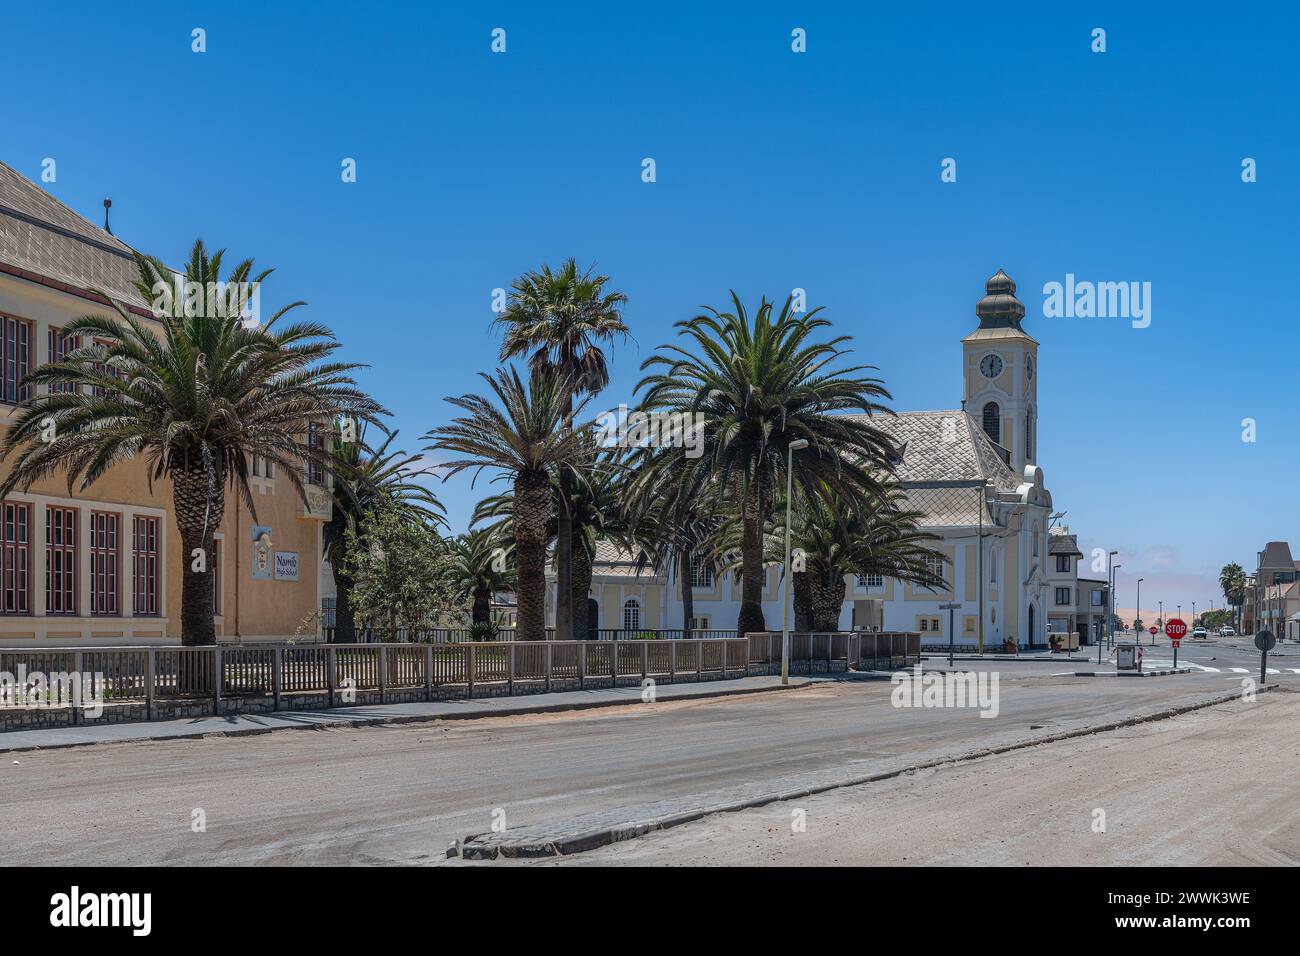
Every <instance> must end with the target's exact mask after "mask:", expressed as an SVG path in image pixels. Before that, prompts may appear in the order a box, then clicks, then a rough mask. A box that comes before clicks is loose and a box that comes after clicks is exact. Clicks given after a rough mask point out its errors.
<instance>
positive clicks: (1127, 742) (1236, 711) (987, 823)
mask: <svg viewBox="0 0 1300 956" xmlns="http://www.w3.org/2000/svg"><path fill="white" fill-rule="evenodd" d="M1261 727H1263V728H1268V730H1267V731H1266V732H1264V733H1261V732H1260V729H1261ZM1297 730H1300V699H1297V696H1296V695H1295V694H1276V693H1274V694H1265V695H1261V696H1260V697H1259V698H1258V700H1257V702H1256V703H1254V704H1247V703H1242V702H1234V703H1230V704H1224V705H1222V706H1218V707H1213V708H1207V709H1204V710H1198V711H1195V712H1192V713H1189V714H1186V715H1183V716H1180V717H1176V718H1173V719H1170V720H1164V721H1159V722H1156V723H1149V724H1142V725H1139V726H1136V727H1128V728H1123V729H1120V730H1116V731H1111V732H1108V733H1104V734H1095V735H1090V736H1086V737H1078V738H1074V739H1072V740H1068V741H1061V742H1057V743H1051V744H1044V745H1043V746H1041V747H1032V748H1028V749H1025V750H1017V751H1013V752H1011V753H1007V754H1002V755H999V756H996V757H989V758H984V759H981V760H976V761H971V762H964V763H959V764H949V765H946V766H943V767H939V768H936V769H933V770H925V771H920V772H918V773H915V774H905V775H903V776H901V777H897V778H894V779H891V780H884V781H880V782H878V783H872V784H867V785H865V786H860V787H847V788H843V789H840V790H833V791H828V792H827V793H823V794H819V795H816V796H812V797H805V798H801V799H798V800H793V801H782V802H779V803H772V804H768V805H766V806H763V807H758V808H755V809H752V810H744V811H741V812H738V813H728V814H720V815H717V816H712V817H706V818H704V819H703V820H700V821H698V822H695V823H690V824H687V825H685V826H681V827H677V828H674V829H671V830H662V831H659V832H656V833H650V834H647V835H645V836H643V837H641V838H639V839H636V840H631V841H627V842H624V843H616V844H613V845H611V846H608V847H604V848H601V849H597V850H593V851H591V852H588V853H584V854H581V855H578V856H572V857H562V858H560V859H558V860H552V861H546V862H547V863H549V864H551V865H555V864H560V865H573V864H575V863H576V864H587V865H593V864H594V865H637V866H681V865H749V866H753V865H782V866H819V865H822V866H824V865H843V864H849V865H858V864H869V865H883V866H932V865H941V866H970V865H983V866H1053V865H1061V864H1070V865H1083V866H1173V865H1183V866H1242V865H1265V866H1296V865H1298V864H1300V799H1297V784H1296V779H1295V768H1296V765H1297V762H1300V742H1297V738H1296V731H1297ZM1099 811H1100V812H1099ZM796 821H798V822H799V823H800V824H801V826H802V830H801V832H796V826H795V824H796ZM1098 824H1101V825H1103V826H1104V829H1100V828H1098ZM531 862H532V863H533V865H537V863H538V862H539V861H531ZM494 865H500V864H494Z"/></svg>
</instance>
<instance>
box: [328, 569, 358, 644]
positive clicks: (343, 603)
mask: <svg viewBox="0 0 1300 956" xmlns="http://www.w3.org/2000/svg"><path fill="white" fill-rule="evenodd" d="M352 584H353V580H352V575H351V574H349V573H347V572H346V571H344V572H340V571H339V569H338V568H337V567H336V568H335V569H334V591H335V599H334V600H335V604H334V639H333V642H332V643H334V644H355V643H356V641H357V612H356V609H355V608H354V607H353V606H352Z"/></svg>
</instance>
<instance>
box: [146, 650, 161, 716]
mask: <svg viewBox="0 0 1300 956" xmlns="http://www.w3.org/2000/svg"><path fill="white" fill-rule="evenodd" d="M157 682H158V652H157V651H156V650H154V649H153V648H152V647H148V648H145V652H144V715H145V719H146V720H153V714H154V684H156V683H157Z"/></svg>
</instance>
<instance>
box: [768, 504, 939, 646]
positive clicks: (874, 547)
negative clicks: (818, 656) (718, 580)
mask: <svg viewBox="0 0 1300 956" xmlns="http://www.w3.org/2000/svg"><path fill="white" fill-rule="evenodd" d="M906 505H907V500H906V497H905V495H904V494H903V492H902V490H901V489H899V488H898V487H897V486H896V485H894V484H892V483H891V484H889V485H887V487H886V489H885V494H884V496H883V497H882V498H881V499H880V500H879V501H878V502H876V503H875V504H873V505H872V506H870V507H865V508H855V507H853V506H852V505H851V504H850V503H849V502H848V501H846V500H844V499H843V498H842V497H841V496H840V495H838V494H837V493H835V492H834V491H830V490H827V491H824V492H823V493H821V494H800V496H799V502H798V504H796V506H795V508H794V509H792V512H791V523H790V540H791V545H792V547H795V548H798V549H800V550H801V551H802V552H803V555H804V559H805V570H804V572H803V573H802V574H795V582H794V583H795V590H796V594H797V593H798V591H799V589H800V585H801V584H802V585H803V586H804V587H805V588H806V597H805V602H806V605H807V607H808V610H809V611H810V612H811V622H810V623H809V625H808V626H810V627H811V629H812V630H815V631H834V630H838V629H839V619H840V612H841V610H842V609H843V607H844V597H845V593H846V583H845V575H849V574H852V575H861V576H863V577H865V576H867V575H873V574H878V575H880V576H882V577H887V578H896V579H898V580H900V581H908V582H911V583H913V584H916V585H918V586H921V587H928V588H943V587H946V586H947V582H945V581H944V579H943V577H942V575H941V574H940V573H938V572H937V571H936V570H935V567H934V563H933V562H934V561H935V559H941V558H942V554H941V552H939V551H936V550H935V549H934V548H932V547H931V546H930V545H931V543H932V542H936V541H939V540H941V539H940V538H939V537H938V536H937V535H934V534H931V533H929V532H926V531H922V530H921V529H920V527H919V524H920V521H921V520H922V518H923V517H924V515H923V514H922V513H921V512H919V511H912V510H909V509H908V508H907V506H906ZM776 515H777V520H776V521H775V522H774V523H773V530H772V534H771V535H770V536H769V538H768V541H769V548H768V559H769V560H771V561H778V562H784V559H785V507H784V505H783V504H782V505H781V506H779V507H778V508H777V509H776ZM801 578H802V579H803V580H802V581H800V579H801Z"/></svg>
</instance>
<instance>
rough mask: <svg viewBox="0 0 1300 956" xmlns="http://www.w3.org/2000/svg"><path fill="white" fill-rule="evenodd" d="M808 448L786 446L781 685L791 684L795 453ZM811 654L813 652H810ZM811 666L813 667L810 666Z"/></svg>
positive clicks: (799, 442) (800, 443)
mask: <svg viewBox="0 0 1300 956" xmlns="http://www.w3.org/2000/svg"><path fill="white" fill-rule="evenodd" d="M807 447H808V441H807V439H805V438H796V439H795V440H794V441H792V442H790V444H789V445H787V446H786V458H785V582H784V584H783V586H782V589H781V683H782V684H788V683H790V586H791V585H792V584H794V575H793V574H792V572H791V571H790V510H791V509H790V497H791V495H792V494H793V493H794V453H795V452H796V451H802V450H803V449H805V448H807ZM809 653H811V652H809ZM810 666H811V665H810Z"/></svg>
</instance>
